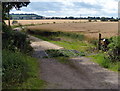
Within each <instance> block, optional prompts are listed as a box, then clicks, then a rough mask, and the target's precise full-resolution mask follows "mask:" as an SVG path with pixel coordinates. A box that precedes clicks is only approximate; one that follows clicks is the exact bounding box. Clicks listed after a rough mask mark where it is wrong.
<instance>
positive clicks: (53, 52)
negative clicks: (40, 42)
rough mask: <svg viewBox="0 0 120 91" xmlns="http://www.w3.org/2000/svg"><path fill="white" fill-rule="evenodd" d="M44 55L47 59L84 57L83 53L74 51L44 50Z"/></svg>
mask: <svg viewBox="0 0 120 91" xmlns="http://www.w3.org/2000/svg"><path fill="white" fill-rule="evenodd" d="M46 53H47V54H48V55H49V57H77V56H85V53H84V52H78V51H76V50H66V49H62V50H54V49H49V50H46Z"/></svg>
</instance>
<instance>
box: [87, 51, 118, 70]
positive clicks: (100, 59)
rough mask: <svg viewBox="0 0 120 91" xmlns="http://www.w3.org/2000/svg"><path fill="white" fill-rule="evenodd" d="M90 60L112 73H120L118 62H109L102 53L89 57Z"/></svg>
mask: <svg viewBox="0 0 120 91" xmlns="http://www.w3.org/2000/svg"><path fill="white" fill-rule="evenodd" d="M89 57H90V58H92V60H91V61H93V62H95V63H98V64H99V65H100V66H102V67H104V68H107V69H109V70H112V71H120V67H119V65H120V62H111V61H110V60H109V59H108V58H106V57H105V54H104V53H99V54H96V55H91V56H89Z"/></svg>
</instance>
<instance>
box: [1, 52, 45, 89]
mask: <svg viewBox="0 0 120 91" xmlns="http://www.w3.org/2000/svg"><path fill="white" fill-rule="evenodd" d="M2 56H3V65H2V69H3V82H2V83H3V89H42V88H43V87H44V86H45V82H44V81H43V80H41V79H39V72H38V71H39V69H38V62H37V60H36V59H35V58H32V57H30V56H27V55H25V54H22V53H20V52H12V51H9V50H3V55H2Z"/></svg>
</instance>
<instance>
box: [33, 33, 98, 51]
mask: <svg viewBox="0 0 120 91" xmlns="http://www.w3.org/2000/svg"><path fill="white" fill-rule="evenodd" d="M32 35H33V36H35V37H37V38H40V39H43V40H45V41H49V42H51V43H54V44H56V45H59V46H62V47H64V48H65V49H70V50H78V51H80V52H87V53H89V52H92V51H93V49H94V48H95V47H96V46H95V45H94V44H91V43H88V42H87V41H85V40H84V39H85V38H84V36H83V35H81V34H76V33H68V32H67V33H66V32H48V31H35V33H34V34H32ZM56 38H60V39H61V40H60V41H54V40H52V39H56Z"/></svg>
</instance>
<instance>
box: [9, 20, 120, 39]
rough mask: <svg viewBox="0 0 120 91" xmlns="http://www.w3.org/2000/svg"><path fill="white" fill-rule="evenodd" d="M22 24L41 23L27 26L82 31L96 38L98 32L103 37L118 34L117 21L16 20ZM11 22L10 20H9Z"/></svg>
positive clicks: (37, 28) (34, 28) (49, 29)
mask: <svg viewBox="0 0 120 91" xmlns="http://www.w3.org/2000/svg"><path fill="white" fill-rule="evenodd" d="M17 21H18V23H20V24H22V25H26V24H41V25H35V26H28V27H27V28H28V29H31V30H39V31H40V30H47V31H64V32H76V33H82V34H84V35H86V36H88V37H95V38H98V35H99V33H101V34H102V37H103V38H106V37H107V38H109V37H111V36H116V35H117V34H118V22H100V21H98V22H88V20H17ZM11 22H12V21H11Z"/></svg>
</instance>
